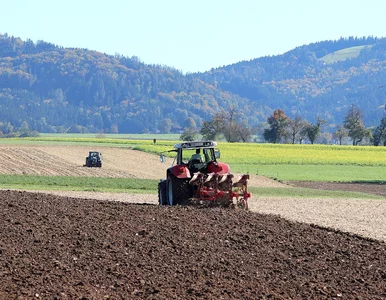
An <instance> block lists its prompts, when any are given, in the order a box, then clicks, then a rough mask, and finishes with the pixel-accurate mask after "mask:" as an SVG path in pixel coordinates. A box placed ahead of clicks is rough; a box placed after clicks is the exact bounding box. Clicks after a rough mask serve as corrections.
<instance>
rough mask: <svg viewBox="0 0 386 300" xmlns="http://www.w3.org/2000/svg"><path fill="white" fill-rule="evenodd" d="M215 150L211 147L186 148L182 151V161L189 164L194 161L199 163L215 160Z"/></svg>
mask: <svg viewBox="0 0 386 300" xmlns="http://www.w3.org/2000/svg"><path fill="white" fill-rule="evenodd" d="M215 159H216V158H215V156H214V151H212V149H210V148H201V149H184V150H183V152H182V163H184V164H188V163H191V162H192V161H194V162H198V163H208V162H210V161H213V160H215Z"/></svg>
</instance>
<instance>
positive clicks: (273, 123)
mask: <svg viewBox="0 0 386 300" xmlns="http://www.w3.org/2000/svg"><path fill="white" fill-rule="evenodd" d="M267 122H268V124H269V128H267V129H265V130H264V133H263V135H264V139H265V140H266V141H267V142H270V143H279V142H280V141H281V140H282V139H283V138H285V136H286V127H287V124H288V117H287V116H286V115H285V113H284V110H282V109H276V110H275V111H274V112H273V114H272V115H271V116H270V117H269V118H268V119H267Z"/></svg>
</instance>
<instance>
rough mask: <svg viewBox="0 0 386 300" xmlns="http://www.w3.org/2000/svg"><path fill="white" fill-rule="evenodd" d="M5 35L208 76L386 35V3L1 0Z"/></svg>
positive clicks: (1, 29) (357, 0)
mask: <svg viewBox="0 0 386 300" xmlns="http://www.w3.org/2000/svg"><path fill="white" fill-rule="evenodd" d="M0 9H1V17H0V34H4V33H8V35H10V36H14V37H20V38H21V39H23V40H26V39H27V38H29V39H31V40H32V41H34V42H35V43H36V42H37V41H38V40H43V41H46V42H49V43H53V44H55V45H58V46H63V47H75V48H86V49H89V50H96V51H99V52H103V53H107V54H121V55H124V56H128V57H132V56H137V57H139V59H140V60H141V61H142V62H144V63H146V64H160V65H166V66H170V67H174V68H175V69H178V70H180V71H182V72H184V73H189V72H204V71H207V70H210V69H211V68H216V67H221V66H224V65H229V64H233V63H237V62H240V61H243V60H250V59H254V58H259V57H262V56H270V55H278V54H283V53H285V52H287V51H289V50H292V49H294V48H296V47H298V46H302V45H305V44H310V43H314V42H319V41H324V40H336V39H339V38H340V37H349V36H357V37H362V36H374V37H385V36H386V1H385V0H265V1H261V0H232V1H231V0H108V1H107V0H104V1H102V0H65V1H64V0H61V1H60V0H0Z"/></svg>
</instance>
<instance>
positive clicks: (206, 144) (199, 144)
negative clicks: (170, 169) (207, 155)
mask: <svg viewBox="0 0 386 300" xmlns="http://www.w3.org/2000/svg"><path fill="white" fill-rule="evenodd" d="M216 146H217V143H216V142H215V141H191V142H182V143H180V144H175V145H174V148H175V149H197V148H214V147H216Z"/></svg>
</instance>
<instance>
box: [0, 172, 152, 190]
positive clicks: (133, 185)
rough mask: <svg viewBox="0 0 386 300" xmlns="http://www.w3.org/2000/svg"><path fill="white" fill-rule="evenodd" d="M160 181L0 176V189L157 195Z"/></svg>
mask: <svg viewBox="0 0 386 300" xmlns="http://www.w3.org/2000/svg"><path fill="white" fill-rule="evenodd" d="M157 186H158V180H152V179H136V178H104V177H71V176H32V175H4V174H2V175H0V187H1V188H10V189H26V190H27V189H28V190H63V191H95V192H116V193H119V192H130V193H149V194H152V193H155V192H157Z"/></svg>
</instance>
